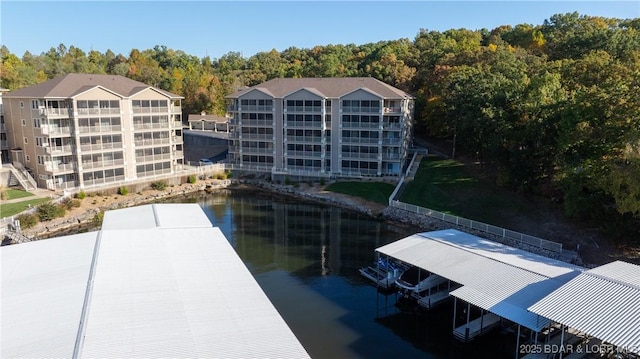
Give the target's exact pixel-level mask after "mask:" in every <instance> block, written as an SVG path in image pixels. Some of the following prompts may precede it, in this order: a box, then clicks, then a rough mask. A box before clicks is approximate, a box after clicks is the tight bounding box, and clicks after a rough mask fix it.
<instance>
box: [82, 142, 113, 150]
mask: <svg viewBox="0 0 640 359" xmlns="http://www.w3.org/2000/svg"><path fill="white" fill-rule="evenodd" d="M114 148H122V142H105V143H91V144H81V145H80V150H81V151H83V152H85V151H87V152H88V151H103V150H109V149H114Z"/></svg>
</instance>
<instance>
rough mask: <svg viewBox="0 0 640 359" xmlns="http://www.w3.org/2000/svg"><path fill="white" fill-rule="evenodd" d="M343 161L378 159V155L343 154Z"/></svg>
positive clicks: (361, 153)
mask: <svg viewBox="0 0 640 359" xmlns="http://www.w3.org/2000/svg"><path fill="white" fill-rule="evenodd" d="M342 158H343V159H347V158H349V159H374V160H375V159H378V154H377V153H363V152H342Z"/></svg>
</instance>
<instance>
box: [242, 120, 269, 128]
mask: <svg viewBox="0 0 640 359" xmlns="http://www.w3.org/2000/svg"><path fill="white" fill-rule="evenodd" d="M242 126H262V127H273V120H242Z"/></svg>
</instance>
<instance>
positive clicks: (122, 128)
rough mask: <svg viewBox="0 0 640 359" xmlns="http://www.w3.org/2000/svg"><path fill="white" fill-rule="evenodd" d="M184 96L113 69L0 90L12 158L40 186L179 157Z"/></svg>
mask: <svg viewBox="0 0 640 359" xmlns="http://www.w3.org/2000/svg"><path fill="white" fill-rule="evenodd" d="M181 99H182V97H180V96H178V95H175V94H172V93H169V92H167V91H163V90H161V89H158V88H155V87H152V86H149V85H146V84H144V83H141V82H138V81H133V80H131V79H128V78H126V77H122V76H115V75H95V74H68V75H64V76H61V77H58V78H55V79H53V80H49V81H46V82H43V83H40V84H37V85H33V86H30V87H26V88H23V89H20V90H16V91H13V92H10V93H7V94H5V95H4V111H5V119H6V124H5V125H6V126H7V141H8V146H9V149H10V150H9V152H10V157H11V161H12V162H14V163H15V162H18V163H21V164H22V165H23V166H24V167H25V168H27V169H28V170H29V171H30V172H31V173H32V175H33V177H34V178H35V180H36V181H37V183H38V186H39V187H43V188H49V189H68V188H69V189H70V188H91V187H105V186H114V185H117V184H120V183H126V182H127V181H132V180H138V179H142V178H149V177H152V176H156V175H163V174H169V173H174V172H175V171H176V170H178V169H180V168H181V166H182V164H183V161H184V160H183V148H182V145H183V140H182V118H181V116H182V115H181Z"/></svg>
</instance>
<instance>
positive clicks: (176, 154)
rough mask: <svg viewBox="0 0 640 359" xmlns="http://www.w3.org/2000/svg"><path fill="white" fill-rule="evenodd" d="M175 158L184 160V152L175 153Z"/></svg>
mask: <svg viewBox="0 0 640 359" xmlns="http://www.w3.org/2000/svg"><path fill="white" fill-rule="evenodd" d="M173 158H184V152H183V151H173Z"/></svg>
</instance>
